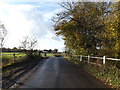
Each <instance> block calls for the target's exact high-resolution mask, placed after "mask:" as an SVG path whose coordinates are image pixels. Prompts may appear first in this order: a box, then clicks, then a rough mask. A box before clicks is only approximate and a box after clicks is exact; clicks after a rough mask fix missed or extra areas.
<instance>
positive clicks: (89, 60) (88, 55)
mask: <svg viewBox="0 0 120 90" xmlns="http://www.w3.org/2000/svg"><path fill="white" fill-rule="evenodd" d="M88 63H90V56H89V55H88Z"/></svg>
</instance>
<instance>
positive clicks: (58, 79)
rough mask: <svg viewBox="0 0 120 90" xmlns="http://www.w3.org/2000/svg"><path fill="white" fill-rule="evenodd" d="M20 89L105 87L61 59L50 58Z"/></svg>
mask: <svg viewBox="0 0 120 90" xmlns="http://www.w3.org/2000/svg"><path fill="white" fill-rule="evenodd" d="M20 88H105V86H104V85H103V84H102V83H101V82H99V81H97V80H96V79H94V78H93V77H90V75H88V74H87V73H85V72H83V70H82V69H80V68H79V67H77V66H75V65H73V64H72V63H70V62H69V61H67V60H65V59H64V58H63V57H51V58H48V59H46V60H45V63H43V64H42V65H41V66H40V67H39V68H38V69H37V70H36V72H35V73H33V75H32V76H31V77H30V78H29V79H28V80H27V81H26V82H25V83H24V85H23V86H21V87H20Z"/></svg>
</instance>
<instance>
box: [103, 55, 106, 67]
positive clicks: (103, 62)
mask: <svg viewBox="0 0 120 90" xmlns="http://www.w3.org/2000/svg"><path fill="white" fill-rule="evenodd" d="M105 58H106V57H105V56H103V64H104V65H105Z"/></svg>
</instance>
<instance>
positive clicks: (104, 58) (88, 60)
mask: <svg viewBox="0 0 120 90" xmlns="http://www.w3.org/2000/svg"><path fill="white" fill-rule="evenodd" d="M74 57H75V58H78V59H79V60H80V61H83V58H87V61H86V62H87V63H91V64H95V63H93V62H90V59H91V58H94V59H101V60H102V64H103V65H105V63H106V60H112V61H120V59H115V58H106V56H103V57H94V56H89V55H88V56H83V55H72V58H74ZM98 65H100V64H98ZM100 66H101V65H100Z"/></svg>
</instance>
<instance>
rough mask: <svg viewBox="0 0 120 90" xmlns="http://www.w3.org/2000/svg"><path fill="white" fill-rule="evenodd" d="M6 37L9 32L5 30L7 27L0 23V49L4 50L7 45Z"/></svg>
mask: <svg viewBox="0 0 120 90" xmlns="http://www.w3.org/2000/svg"><path fill="white" fill-rule="evenodd" d="M6 35H7V30H6V29H5V25H4V24H2V23H1V22H0V48H2V47H3V45H4V43H5V37H6Z"/></svg>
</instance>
